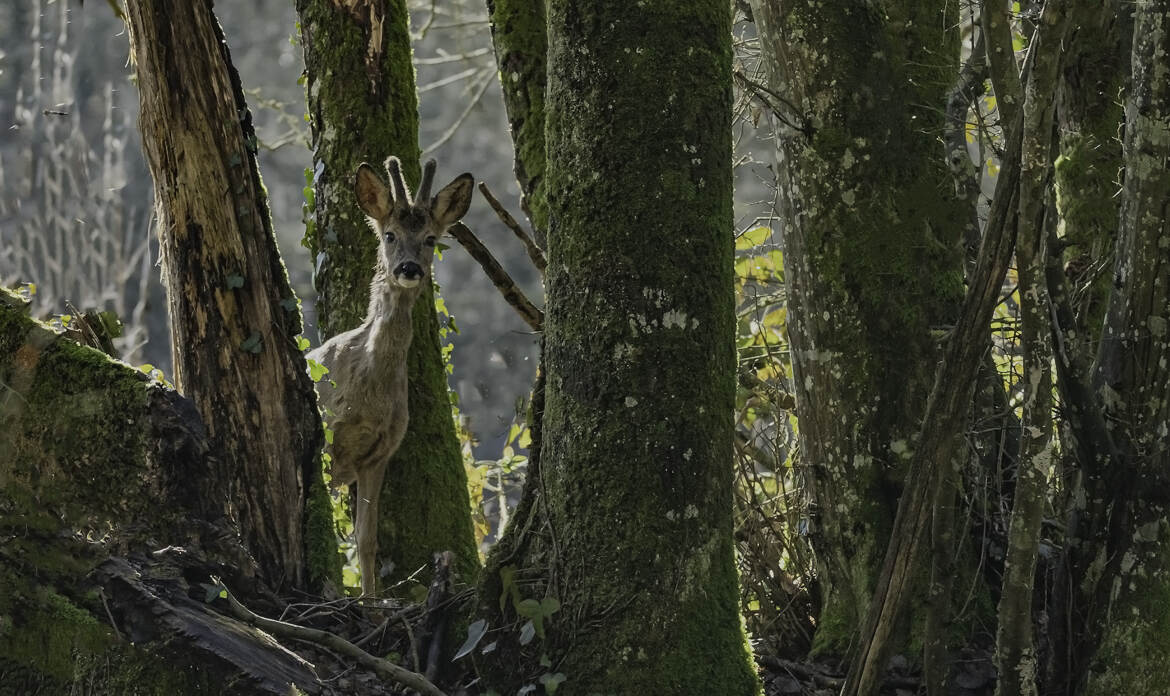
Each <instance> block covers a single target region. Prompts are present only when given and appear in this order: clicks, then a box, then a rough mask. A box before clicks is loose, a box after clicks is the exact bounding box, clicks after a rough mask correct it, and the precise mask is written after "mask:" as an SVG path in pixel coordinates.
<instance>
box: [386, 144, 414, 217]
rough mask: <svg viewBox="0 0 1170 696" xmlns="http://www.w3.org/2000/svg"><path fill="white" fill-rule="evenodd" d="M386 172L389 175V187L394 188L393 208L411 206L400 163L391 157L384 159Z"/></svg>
mask: <svg viewBox="0 0 1170 696" xmlns="http://www.w3.org/2000/svg"><path fill="white" fill-rule="evenodd" d="M386 171H387V172H388V173H389V174H390V185H391V186H393V187H394V207H396V208H397V207H400V206H401V207H407V206H409V205H410V204H411V201H410V194H409V193H408V192H407V190H406V181H405V180H404V179H403V178H402V163H401V162H399V161H398V158H397V157H394V156H393V155H391V156H390V157H389V158H387V159H386Z"/></svg>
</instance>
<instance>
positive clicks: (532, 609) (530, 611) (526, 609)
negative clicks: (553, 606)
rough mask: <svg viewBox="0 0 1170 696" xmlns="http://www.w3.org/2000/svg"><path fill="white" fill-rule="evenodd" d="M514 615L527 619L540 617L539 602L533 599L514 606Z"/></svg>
mask: <svg viewBox="0 0 1170 696" xmlns="http://www.w3.org/2000/svg"><path fill="white" fill-rule="evenodd" d="M516 613H517V614H519V615H520V616H527V617H528V618H533V617H536V616H541V615H542V612H541V607H540V602H538V601H536V600H535V599H526V600H524V601H523V602H520V603H519V604H517V605H516Z"/></svg>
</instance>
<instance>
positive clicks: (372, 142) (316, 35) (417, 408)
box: [297, 0, 479, 582]
mask: <svg viewBox="0 0 1170 696" xmlns="http://www.w3.org/2000/svg"><path fill="white" fill-rule="evenodd" d="M297 12H298V14H299V15H300V20H301V22H300V23H301V43H302V45H303V47H304V51H305V65H306V80H307V82H306V85H307V92H308V103H309V116H310V120H311V125H312V132H313V170H312V171H313V174H312V177H311V186H312V187H313V192H314V197H313V198H314V200H313V207H312V220H311V224H310V225H309V228H308V230H307V231H306V234H305V245H306V246H308V247H309V249H310V250H311V251H312V252H313V253H314V254H315V256H316V271H315V273H314V284H315V285H316V288H317V291H318V293H319V298H318V303H317V318H318V322H317V323H318V328H319V329H320V332H321V336H322V338H328V337H330V336H333V335H335V334H337V333H340V332H342V331H345V330H348V329H351V328H353V327H355V326H357V325H358V324H360V323H361V322H362V320H363V319H364V318H365V316H366V310H367V307H368V304H369V287H370V281H371V279H372V277H373V271H374V265H375V250H376V247H377V239H376V238H375V237H374V235H373V233H372V232H371V231H370V228H369V225H368V224H367V223H366V219H365V216H364V215H363V214H362V213H361V211H360V210H359V209H358V206H357V201H356V198H355V196H354V191H353V177H354V172H355V171H356V170H357V166H358V164H360V163H361V162H363V161H369V162H374V163H379V164H380V163H381V162H382V161H384V160H385V159H386V158H387V157H389V156H390V155H396V156H398V158H399V159H400V160H401V161H402V165H403V170H404V172H405V174H406V179H407V181H408V182H409V183H410V184H411V185H412V186H413V185H416V184H417V183H418V178H419V173H420V168H419V147H418V96H417V93H416V89H415V80H414V66H413V63H412V53H411V47H410V32H409V24H408V21H409V17H408V15H407V11H406V3H405V2H404V1H403V0H359V1H358V2H348V3H341V2H336V1H334V0H298V2H297ZM456 165H457V163H452V166H456ZM441 176H442V175H440V178H441ZM412 322H413V339H412V341H411V345H410V354H409V356H408V358H407V360H408V363H409V375H410V396H409V406H408V409H409V412H410V424H409V427H408V430H407V433H406V437H405V439H404V440H403V442H402V445H401V446H400V447H399V449H398V452H397V453H396V454H395V455H394V458H393V460H392V461H391V463H390V465H389V467H388V469H387V473H386V480H385V483H384V484H383V492H382V499H381V510H380V512H379V524H378V530H379V531H378V535H379V536H378V540H379V548H380V549H382V555H383V558H384V559H386V560H389V561H390V562H391V563H393V568H394V569H393V571H392V573H391V574H390V576H388V577H387V578H386V580H387V581H389V582H392V581H394V580H397V579H401V578H403V577H406V576H408V575H410V574H411V573H413V572H414V571H415V570H417V569H418V568H419V567H422V566H427V567H429V566H430V564H431V562H432V557H433V554H434V553H436V552H439V551H447V550H449V551H453V552H455V554H456V556H457V558H458V562H457V564H456V570H457V571H458V573H459V574H460V575H461V577H462V578H464V579H465V580H472V579H473V578H474V577H475V575H476V574H477V573H478V570H479V556H478V552H477V550H476V547H475V536H474V532H473V530H472V524H471V507H470V502H469V498H468V492H467V474H466V472H465V471H464V468H463V458H462V456H461V454H460V449H459V442H458V439H457V437H456V434H455V426H454V423H453V422H452V419H451V404H450V401H449V399H448V395H447V380H446V367H445V365H444V363H443V358H442V353H441V351H440V346H439V339H438V330H439V323H438V317H437V315H436V313H435V297H434V293H433V291H432V289H431V288H429V287H428V288H426V289H425V290H424V291H423V292H422V294H421V295H420V296H419V299H418V302H417V303H416V304H415V306H414V310H413V315H412ZM425 575H426V574H425V573H424V576H425Z"/></svg>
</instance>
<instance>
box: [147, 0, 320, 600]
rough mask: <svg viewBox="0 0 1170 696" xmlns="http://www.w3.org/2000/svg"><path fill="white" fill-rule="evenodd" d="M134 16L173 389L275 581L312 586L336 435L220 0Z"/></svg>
mask: <svg viewBox="0 0 1170 696" xmlns="http://www.w3.org/2000/svg"><path fill="white" fill-rule="evenodd" d="M127 17H128V21H127V24H128V26H129V28H130V39H131V40H130V44H131V49H132V53H133V58H134V61H135V63H136V65H137V75H138V87H139V93H140V96H141V104H142V114H141V118H140V121H139V123H140V127H141V130H142V134H143V145H144V150H145V152H146V156H147V161H148V162H149V164H150V168H151V173H152V175H153V177H154V182H155V199H156V203H157V208H158V234H159V241H160V256H161V263H162V267H163V277H164V282H165V284H166V286H167V298H168V307H169V310H170V319H171V334H172V336H171V338H172V346H173V352H174V381H175V384H176V385H177V386H178V388H179V389H180V390H181V391H182V392H183V393H184V394H186V395H188V396H190V397H191V399H192V400H193V401H194V402H195V403H196V405H197V407H198V408H199V412H200V414H202V416H203V419H204V422H205V423H207V427H208V435H209V437H210V438H211V441H212V443H213V446H214V447H215V449H216V452H217V456H219V457H221V458H223V460H224V461H225V462H226V463H227V465H228V466H229V467H231V468H232V470H233V471H234V472H235V476H236V481H235V484H234V485H233V487H232V489H231V494H230V496H229V498H230V500H231V502H232V505H233V506H234V512H235V514H236V515H237V516H238V518H239V524H240V529H241V532H242V533H243V535H244V539H245V542H246V544H247V546H248V547H249V549H250V550H251V551H252V553H253V554H254V555H255V556H256V558H257V560H258V561H259V563H260V566H261V568H262V569H263V573H264V575H265V577H266V578H267V580H268V582H270V583H271V584H272V585H273V586H274V587H283V588H300V589H305V588H307V587H308V586H309V585H310V584H312V583H313V582H314V579H315V581H320V580H321V579H322V577H323V576H324V575H325V574H326V573H325V572H323V571H322V570H321V569H318V571H317V572H315V573H310V572H309V568H308V563H307V554H306V543H305V538H306V535H305V529H304V523H305V515H304V511H305V506H306V503H307V501H308V496H309V492H310V491H311V490H312V489H313V486H314V484H315V483H316V484H318V485H319V482H320V479H321V470H320V463H319V454H320V450H321V446H322V445H323V444H324V436H323V433H322V429H321V419H320V417H319V415H318V412H317V407H316V397H315V393H314V391H313V384H312V382H311V381H310V380H309V378H308V374H307V372H306V368H305V362H304V358H303V357H302V355H301V351H300V349H299V347H298V346H297V340H296V338H297V336H298V335H299V334H300V332H301V316H300V307H299V305H298V302H297V299H296V296H295V295H294V294H293V291H292V289H291V287H290V286H289V283H288V277H287V274H286V273H285V269H284V265H283V264H282V262H281V260H280V254H279V252H278V251H277V248H276V239H275V236H274V234H273V230H272V221H271V218H270V216H269V213H268V201H267V194H266V192H265V189H264V185H263V184H262V183H261V181H260V174H259V170H258V168H257V163H256V156H255V154H256V135H255V133H254V131H253V128H252V119H251V114H250V112H249V111H248V107H247V104H246V103H245V102H244V98H243V92H242V89H241V86H240V82H239V76H238V75H237V73H236V72H235V69H234V68H233V67H232V64H231V57H230V55H229V54H228V50H227V45H226V43H225V42H224V40H223V34H222V32H221V30H220V27H219V24H218V22H217V21H216V19H215V16H214V15H213V14H212V10H211V3H210V1H209V0H197V1H196V2H190V3H180V4H171V3H168V2H166V1H165V0H157V1H155V2H134V3H130V4H129V5H128V7H127Z"/></svg>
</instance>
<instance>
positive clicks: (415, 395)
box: [378, 288, 479, 583]
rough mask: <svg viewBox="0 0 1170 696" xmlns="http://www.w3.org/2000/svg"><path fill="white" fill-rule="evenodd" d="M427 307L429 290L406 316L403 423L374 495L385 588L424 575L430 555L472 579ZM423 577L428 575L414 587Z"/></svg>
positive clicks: (456, 454)
mask: <svg viewBox="0 0 1170 696" xmlns="http://www.w3.org/2000/svg"><path fill="white" fill-rule="evenodd" d="M434 302H435V300H434V293H433V290H432V289H430V288H428V289H427V290H426V291H424V292H423V293H421V294H420V296H419V298H418V302H417V304H415V307H414V312H413V315H412V316H411V320H412V321H413V323H414V340H413V341H412V342H411V345H410V354H409V355H408V357H407V360H408V364H409V373H410V385H409V392H410V393H409V399H410V406H409V409H410V423H409V425H408V426H407V434H406V437H405V438H404V439H403V442H402V446H401V447H399V448H398V451H397V452H396V453H395V454H394V457H393V458H392V459H391V460H390V466H389V468H388V469H387V471H389V472H393V474H392V480H391V481H390V482H389V483H388V485H387V486H386V487H385V488H384V490H383V491H382V498H383V503H382V515H381V517H380V518H379V520H378V523H379V537H378V538H379V540H380V542H381V548H382V549H383V556H384V557H388V558H389V559H390V560H391V561H392V562H393V563H394V571H393V573H392V574H391V576H390V577H391V581H392V580H396V579H401V578H404V577H406V576H408V575H411V574H412V573H414V571H415V570H417V569H418V568H420V567H426V568H428V569H429V568H430V566H431V564H432V562H433V560H434V554H435V553H437V552H440V551H453V552H454V553H455V556H456V558H457V559H458V562H457V564H456V568H455V570H456V572H457V573H458V574H459V576H460V579H461V580H462V581H463V582H468V583H470V582H474V581H475V579H476V578H477V577H478V574H479V552H478V550H477V549H476V546H475V532H474V531H473V529H472V524H471V515H470V513H469V510H470V509H471V503H470V499H469V497H468V492H467V472H466V470H465V469H464V468H463V455H462V454H461V452H460V449H459V440H458V438H457V437H456V435H455V425H454V423H453V422H452V420H451V406H450V402H449V401H448V399H447V372H446V368H445V367H444V365H443V362H442V358H441V354H440V350H439V325H438V317H437V315H436V314H435V309H434V306H435V304H434ZM387 478H391V475H388V476H387ZM429 577H430V573H429V570H428V571H427V572H424V573H423V575H422V580H423V581H424V582H425V581H426V580H427V578H429Z"/></svg>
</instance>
